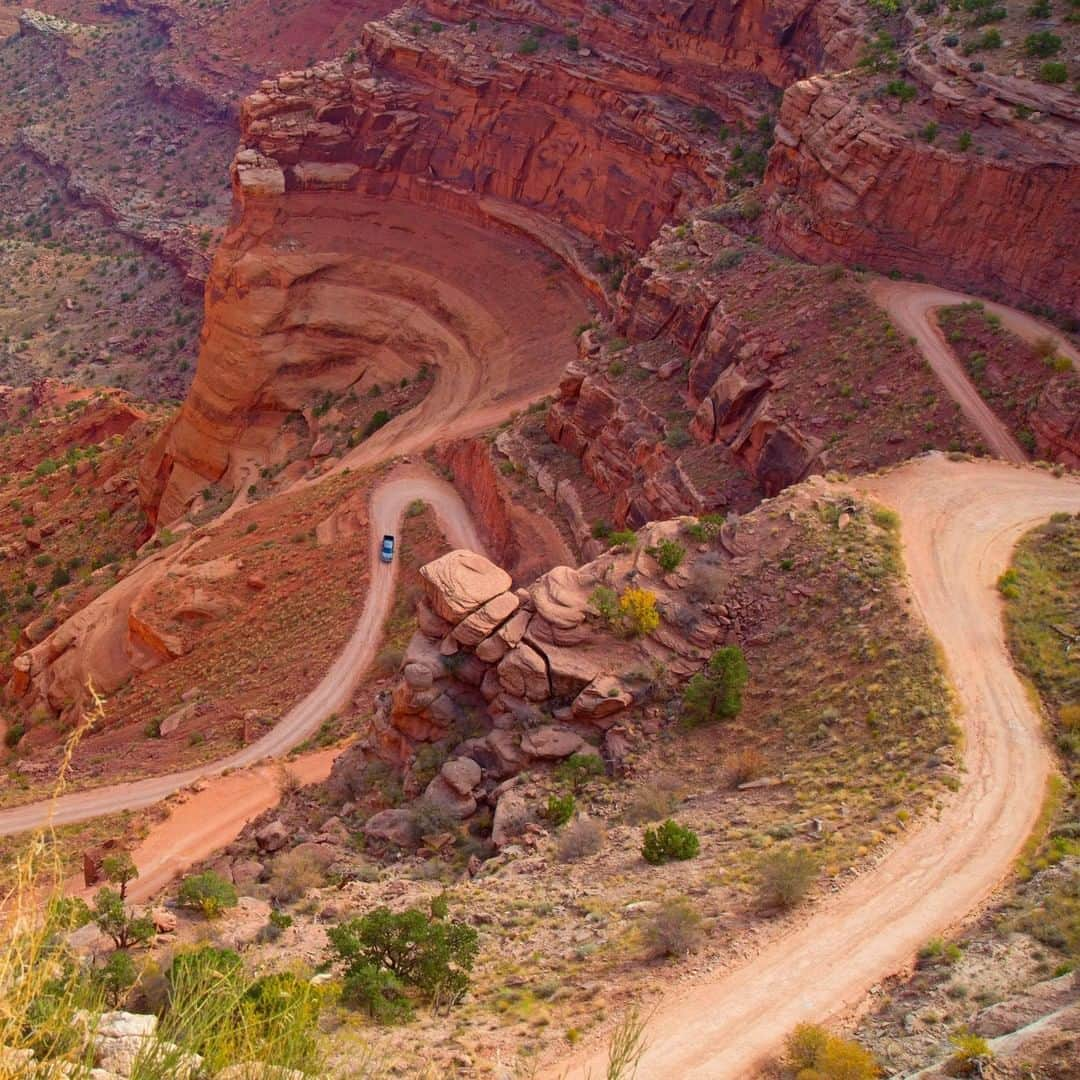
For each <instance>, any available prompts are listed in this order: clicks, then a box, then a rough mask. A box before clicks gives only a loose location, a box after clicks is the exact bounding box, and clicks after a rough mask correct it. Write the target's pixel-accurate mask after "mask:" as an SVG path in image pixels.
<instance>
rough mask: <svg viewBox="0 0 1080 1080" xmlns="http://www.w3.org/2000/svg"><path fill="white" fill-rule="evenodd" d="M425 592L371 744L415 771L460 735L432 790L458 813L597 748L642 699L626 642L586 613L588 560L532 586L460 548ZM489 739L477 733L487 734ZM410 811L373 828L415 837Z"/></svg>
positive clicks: (428, 570)
mask: <svg viewBox="0 0 1080 1080" xmlns="http://www.w3.org/2000/svg"><path fill="white" fill-rule="evenodd" d="M420 576H421V579H422V581H423V586H424V597H423V599H422V600H421V601H420V602H419V605H418V611H417V616H418V618H417V621H418V625H419V630H418V632H417V633H416V634H414V636H413V638H412V640H411V641H410V643H409V646H408V649H407V651H406V654H405V657H404V660H403V663H402V668H401V673H400V678H399V679H398V681H397V683H396V685H395V686H394V689H393V690H392V692H391V693H390V694H389V695H387V696H386V699H385V700H384V702H383V703H382V707H381V708H380V709H379V711H378V714H377V716H376V717H375V720H374V723H373V730H372V734H371V737H370V739H369V741H368V743H367V745H366V747H365V749H366V750H367V752H368V753H372V752H373V753H374V754H375V755H376V756H378V757H379V758H381V759H382V760H384V761H388V762H391V763H393V764H395V765H397V766H401V767H406V766H408V764H409V763H410V762H411V760H412V759H413V757H414V754H415V751H416V749H417V747H418V745H420V744H423V743H435V742H449V743H453V742H454V741H455V737H456V739H458V740H460V741H458V743H457V745H456V747H455V750H454V755H453V756H452V757H451V758H450V759H449V760H447V761H446V762H445V763H444V764H443V765H442V767H441V769H440V771H439V772H438V774H437V775H436V776H435V777H434V779H432V780H431V781H430V782H429V783H428V784H427V786H426V789H425V790H424V791H423V795H424V797H425V799H426V800H427V801H429V802H431V803H434V804H435V805H437V806H438V807H439V808H440V809H441V810H443V811H444V812H445V813H446V814H447V815H449V816H450V817H453V818H457V819H459V820H463V819H465V818H467V817H469V816H471V815H472V814H473V813H474V812H475V811H476V810H477V809H478V807H479V806H480V804H481V803H483V802H485V801H486V802H488V803H490V804H491V805H495V804H496V803H497V801H498V799H499V797H500V796H501V795H502V794H504V792H505V790H506V786H505V785H506V782H507V781H509V780H510V779H511V778H512V777H514V776H516V775H517V774H518V773H519V772H520V771H521V770H522V769H523V768H525V767H526V766H527V765H529V764H530V763H532V762H543V761H547V762H552V761H557V760H560V759H562V758H566V757H569V756H570V755H571V754H575V753H581V752H594V753H595V752H596V750H595V749H594V744H595V743H599V742H601V741H602V740H603V739H604V738H605V735H606V734H607V733H609V732H610V731H611V729H612V728H613V727H614V726H615V725H617V723H618V721H619V719H620V714H621V713H623V712H624V711H625V710H626V709H627V708H628V707H629V706H630V705H631V704H632V703H633V700H634V698H633V694H632V692H631V689H630V685H629V683H628V682H625V681H624V680H623V679H621V678H620V677H619V676H618V675H616V674H614V673H613V671H612V670H611V669H612V668H613V667H617V666H619V664H620V662H621V661H624V660H626V657H624V656H623V655H622V649H621V646H620V643H618V642H616V641H615V640H614V639H613V638H612V636H611V635H610V634H609V633H607V632H606V631H603V630H597V629H596V628H595V627H593V626H590V625H589V622H588V619H587V608H588V603H589V595H590V593H591V592H592V590H593V588H594V587H595V585H596V584H597V581H596V580H594V578H593V576H592V574H591V572H590V570H589V568H588V567H586V568H584V569H583V570H574V569H571V568H570V567H565V566H562V567H557V568H555V569H554V570H552V571H550V572H549V573H547V574H545V575H544V576H543V577H542V578H540V579H539V580H538V581H537V582H536V583H535V584H534V585H533V586H532V587H531V588H530V589H516V590H515V589H514V588H513V587H512V581H511V578H510V575H509V574H507V573H506V572H505V571H504V570H502V569H500V568H499V567H498V566H496V565H495V564H494V563H492V562H491V561H490V560H488V559H486V558H485V557H484V556H483V555H479V554H477V553H476V552H473V551H466V550H458V551H451V552H449V553H448V554H446V555H443V556H442V557H441V558H439V559H436V560H435V561H434V562H431V563H428V564H427V565H426V566H424V567H422V568H421V570H420ZM478 729H479V730H482V731H486V733H485V734H482V735H478V734H475V732H476V731H477V730H478ZM405 815H406V812H404V811H393V810H390V811H385V812H383V813H381V814H377V815H376V816H375V818H373V819H371V821H369V823H368V827H367V830H366V831H367V832H368V835H369V836H370V837H372V838H374V839H382V840H386V841H391V842H394V843H401V842H402V841H405V840H408V839H409V838H410V836H409V824H408V822H407V821H406V816H405Z"/></svg>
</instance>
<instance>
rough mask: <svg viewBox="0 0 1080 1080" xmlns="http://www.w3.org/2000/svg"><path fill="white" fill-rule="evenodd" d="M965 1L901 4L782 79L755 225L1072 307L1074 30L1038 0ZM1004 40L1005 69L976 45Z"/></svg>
mask: <svg viewBox="0 0 1080 1080" xmlns="http://www.w3.org/2000/svg"><path fill="white" fill-rule="evenodd" d="M968 8H970V10H971V11H972V12H973V14H972V15H970V16H964V15H957V14H954V13H953V12H952V11H951V10H950V9H947V8H944V7H942V8H936V9H935V10H934V11H932V12H931V14H929V15H928V16H926V17H925V18H924V16H923V15H922V14H916V13H915V10H914V9H913V8H908V9H907V11H906V13H905V16H904V20H903V24H902V25H900V26H898V27H897V28H896V30H895V32H894V33H890V32H889V31H883V32H882V33H880V34H879V35H878V36H877V37H876V38H875V39H874V40H873V41H870V42H867V43H866V44H865V45H864V51H863V54H862V57H861V60H860V63H859V66H858V69H857V70H856V71H854V72H845V73H843V74H839V75H834V76H815V77H813V78H810V79H807V80H805V81H803V82H800V83H797V84H795V85H793V86H792V87H791V88H790V89H789V90H788V91H787V93H786V94H785V95H784V100H783V104H782V106H781V109H780V115H779V123H778V125H777V128H776V145H775V147H774V149H773V152H772V154H771V155H770V158H769V168H768V172H767V174H766V177H765V184H764V189H765V192H766V194H767V197H768V198H767V202H768V208H769V213H768V218H767V221H768V225H767V230H766V231H767V234H768V236H769V237H770V239H771V240H772V241H774V242H776V243H778V244H780V245H782V246H783V247H784V248H786V249H787V250H789V251H791V252H793V253H794V254H796V255H798V256H800V257H801V258H808V259H812V260H813V261H815V262H825V261H830V260H835V259H839V260H843V261H848V262H861V263H864V264H865V265H868V266H872V267H874V268H875V269H877V270H881V271H891V270H899V271H901V272H903V273H905V274H921V275H925V276H926V277H928V278H930V279H932V280H944V281H947V282H948V283H950V284H952V285H960V286H962V287H966V288H969V289H971V290H973V291H975V292H981V293H983V294H987V295H1002V296H1005V297H1010V298H1018V299H1021V300H1023V301H1026V302H1027V303H1029V304H1034V305H1036V306H1038V307H1046V308H1050V309H1057V310H1059V311H1061V312H1062V313H1064V314H1067V315H1070V316H1072V317H1074V318H1075V317H1077V316H1078V315H1080V307H1078V306H1077V297H1078V296H1080V268H1078V267H1077V265H1076V260H1075V258H1073V256H1072V252H1071V250H1070V242H1069V240H1068V237H1069V236H1071V235H1072V234H1073V233H1074V232H1075V230H1076V229H1077V227H1078V226H1080V217H1078V214H1080V211H1078V209H1077V203H1076V199H1075V198H1074V197H1073V195H1072V193H1073V192H1074V191H1075V189H1076V186H1077V184H1078V183H1080V127H1078V125H1077V108H1076V91H1075V88H1074V87H1070V86H1069V85H1068V78H1069V77H1070V76H1069V74H1068V69H1069V65H1070V64H1071V65H1072V66H1073V68H1074V70H1073V71H1072V73H1071V78H1073V79H1075V78H1076V77H1077V70H1076V69H1075V64H1076V57H1077V52H1076V48H1077V44H1078V40H1077V34H1076V31H1075V29H1074V26H1073V24H1071V23H1070V22H1069V21H1068V19H1067V18H1063V17H1062V15H1061V14H1060V13H1059V14H1058V15H1057V16H1054V14H1053V13H1052V9H1051V8H1049V7H1047V11H1046V15H1045V16H1042V15H1039V14H1037V12H1038V9H1039V5H1034V6H1033V7H1031V8H1030V9H1029V10H1028V13H1027V16H1026V17H1024V16H1022V15H1021V14H1020V12H1021V10H1022V8H1023V5H1019V4H1017V5H1011V6H1009V5H1001V6H994V7H993V8H991V5H988V4H987V5H983V4H971V5H965V10H967V9H968ZM923 10H924V9H923V7H920V8H919V11H920V12H922V11H923ZM1010 10H1012V11H1013V12H1014V17H1012V18H1009V15H1008V13H1009V11H1010ZM1006 19H1008V24H1009V25H1008V26H1007V27H1005V28H1003V29H1004V31H1005V34H1006V35H1008V37H1007V38H1003V37H1002V33H1001V31H1000V30H999V27H998V25H996V24H999V23H1004V22H1005V21H1006ZM991 24H994V25H991ZM1013 35H1015V37H1014V36H1013ZM1039 35H1042V36H1041V37H1040V36H1039ZM1062 35H1064V36H1062ZM1022 42H1023V44H1022ZM1002 45H1004V46H1006V47H1007V48H1008V50H1009V53H1010V54H1011V55H1012V56H1013V57H1016V60H1015V61H1014V63H1015V66H1014V67H1012V68H1011V70H1008V69H1007V70H1000V67H999V65H996V64H994V62H993V60H992V59H991V60H990V62H989V67H988V64H987V63H986V62H984V60H983V58H984V57H987V58H990V57H993V56H996V55H997V51H998V50H999V49H1000V48H1001V47H1002ZM971 56H974V57H976V58H977V59H968V58H969V57H971ZM1048 65H1049V66H1048ZM995 67H999V70H993V69H994V68H995Z"/></svg>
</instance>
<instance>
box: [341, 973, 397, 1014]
mask: <svg viewBox="0 0 1080 1080" xmlns="http://www.w3.org/2000/svg"><path fill="white" fill-rule="evenodd" d="M341 1000H342V1003H343V1004H345V1005H348V1006H349V1007H350V1008H353V1009H362V1010H364V1012H366V1013H367V1014H368V1016H370V1017H371V1019H372V1020H374V1021H375V1022H376V1023H377V1024H407V1023H408V1022H409V1021H410V1020H412V1019H413V1017H414V1016H415V1013H414V1012H413V1007H412V1003H411V1002H410V1001H409V999H408V997H407V996H406V992H405V984H404V983H403V982H402V981H401V980H400V979H399V978H398V977H397V976H396V975H395V974H394V973H393V972H391V971H387V970H386V969H385V968H380V967H378V966H377V965H375V964H366V963H357V964H354V965H353V966H352V967H351V968H350V969H349V973H348V974H347V975H346V976H345V978H344V980H343V982H342V986H341Z"/></svg>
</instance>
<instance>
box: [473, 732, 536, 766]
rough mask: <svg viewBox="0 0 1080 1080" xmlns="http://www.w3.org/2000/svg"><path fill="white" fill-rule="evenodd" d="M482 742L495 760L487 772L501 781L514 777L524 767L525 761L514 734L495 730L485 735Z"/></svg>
mask: <svg viewBox="0 0 1080 1080" xmlns="http://www.w3.org/2000/svg"><path fill="white" fill-rule="evenodd" d="M484 742H485V743H486V744H487V746H488V748H489V749H490V750H491V753H492V754H493V755H494V758H495V760H494V762H493V764H492V767H490V768H489V769H488V772H490V773H492V774H494V775H495V776H497V777H498V778H500V779H501V778H503V777H507V776H515V775H516V774H517V773H519V772H521V770H522V769H523V768H524V767H525V762H526V760H527V759H526V757H525V754H524V753H523V752H522V750H521V745H520V742H519V740H518V737H517V735H515V734H514V732H512V731H506V730H504V729H502V728H496V729H495V730H494V731H489V732H488V733H487V735H486V736H485V738H484Z"/></svg>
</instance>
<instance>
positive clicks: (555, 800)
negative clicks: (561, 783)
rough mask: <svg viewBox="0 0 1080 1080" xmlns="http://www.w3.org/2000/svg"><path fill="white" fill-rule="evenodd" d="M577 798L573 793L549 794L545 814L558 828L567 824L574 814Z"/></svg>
mask: <svg viewBox="0 0 1080 1080" xmlns="http://www.w3.org/2000/svg"><path fill="white" fill-rule="evenodd" d="M576 806H577V800H576V799H575V798H574V796H573V795H569V794H568V795H549V796H548V801H547V809H546V811H545V814H546V816H547V819H548V821H550V822H551V824H552V825H554V826H555V828H556V829H558V828H560V827H562V826H563V825H565V824H566V823H567V822H568V821H569V820H570V819H571V818H572V817H573V816H574V810H575V808H576Z"/></svg>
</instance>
